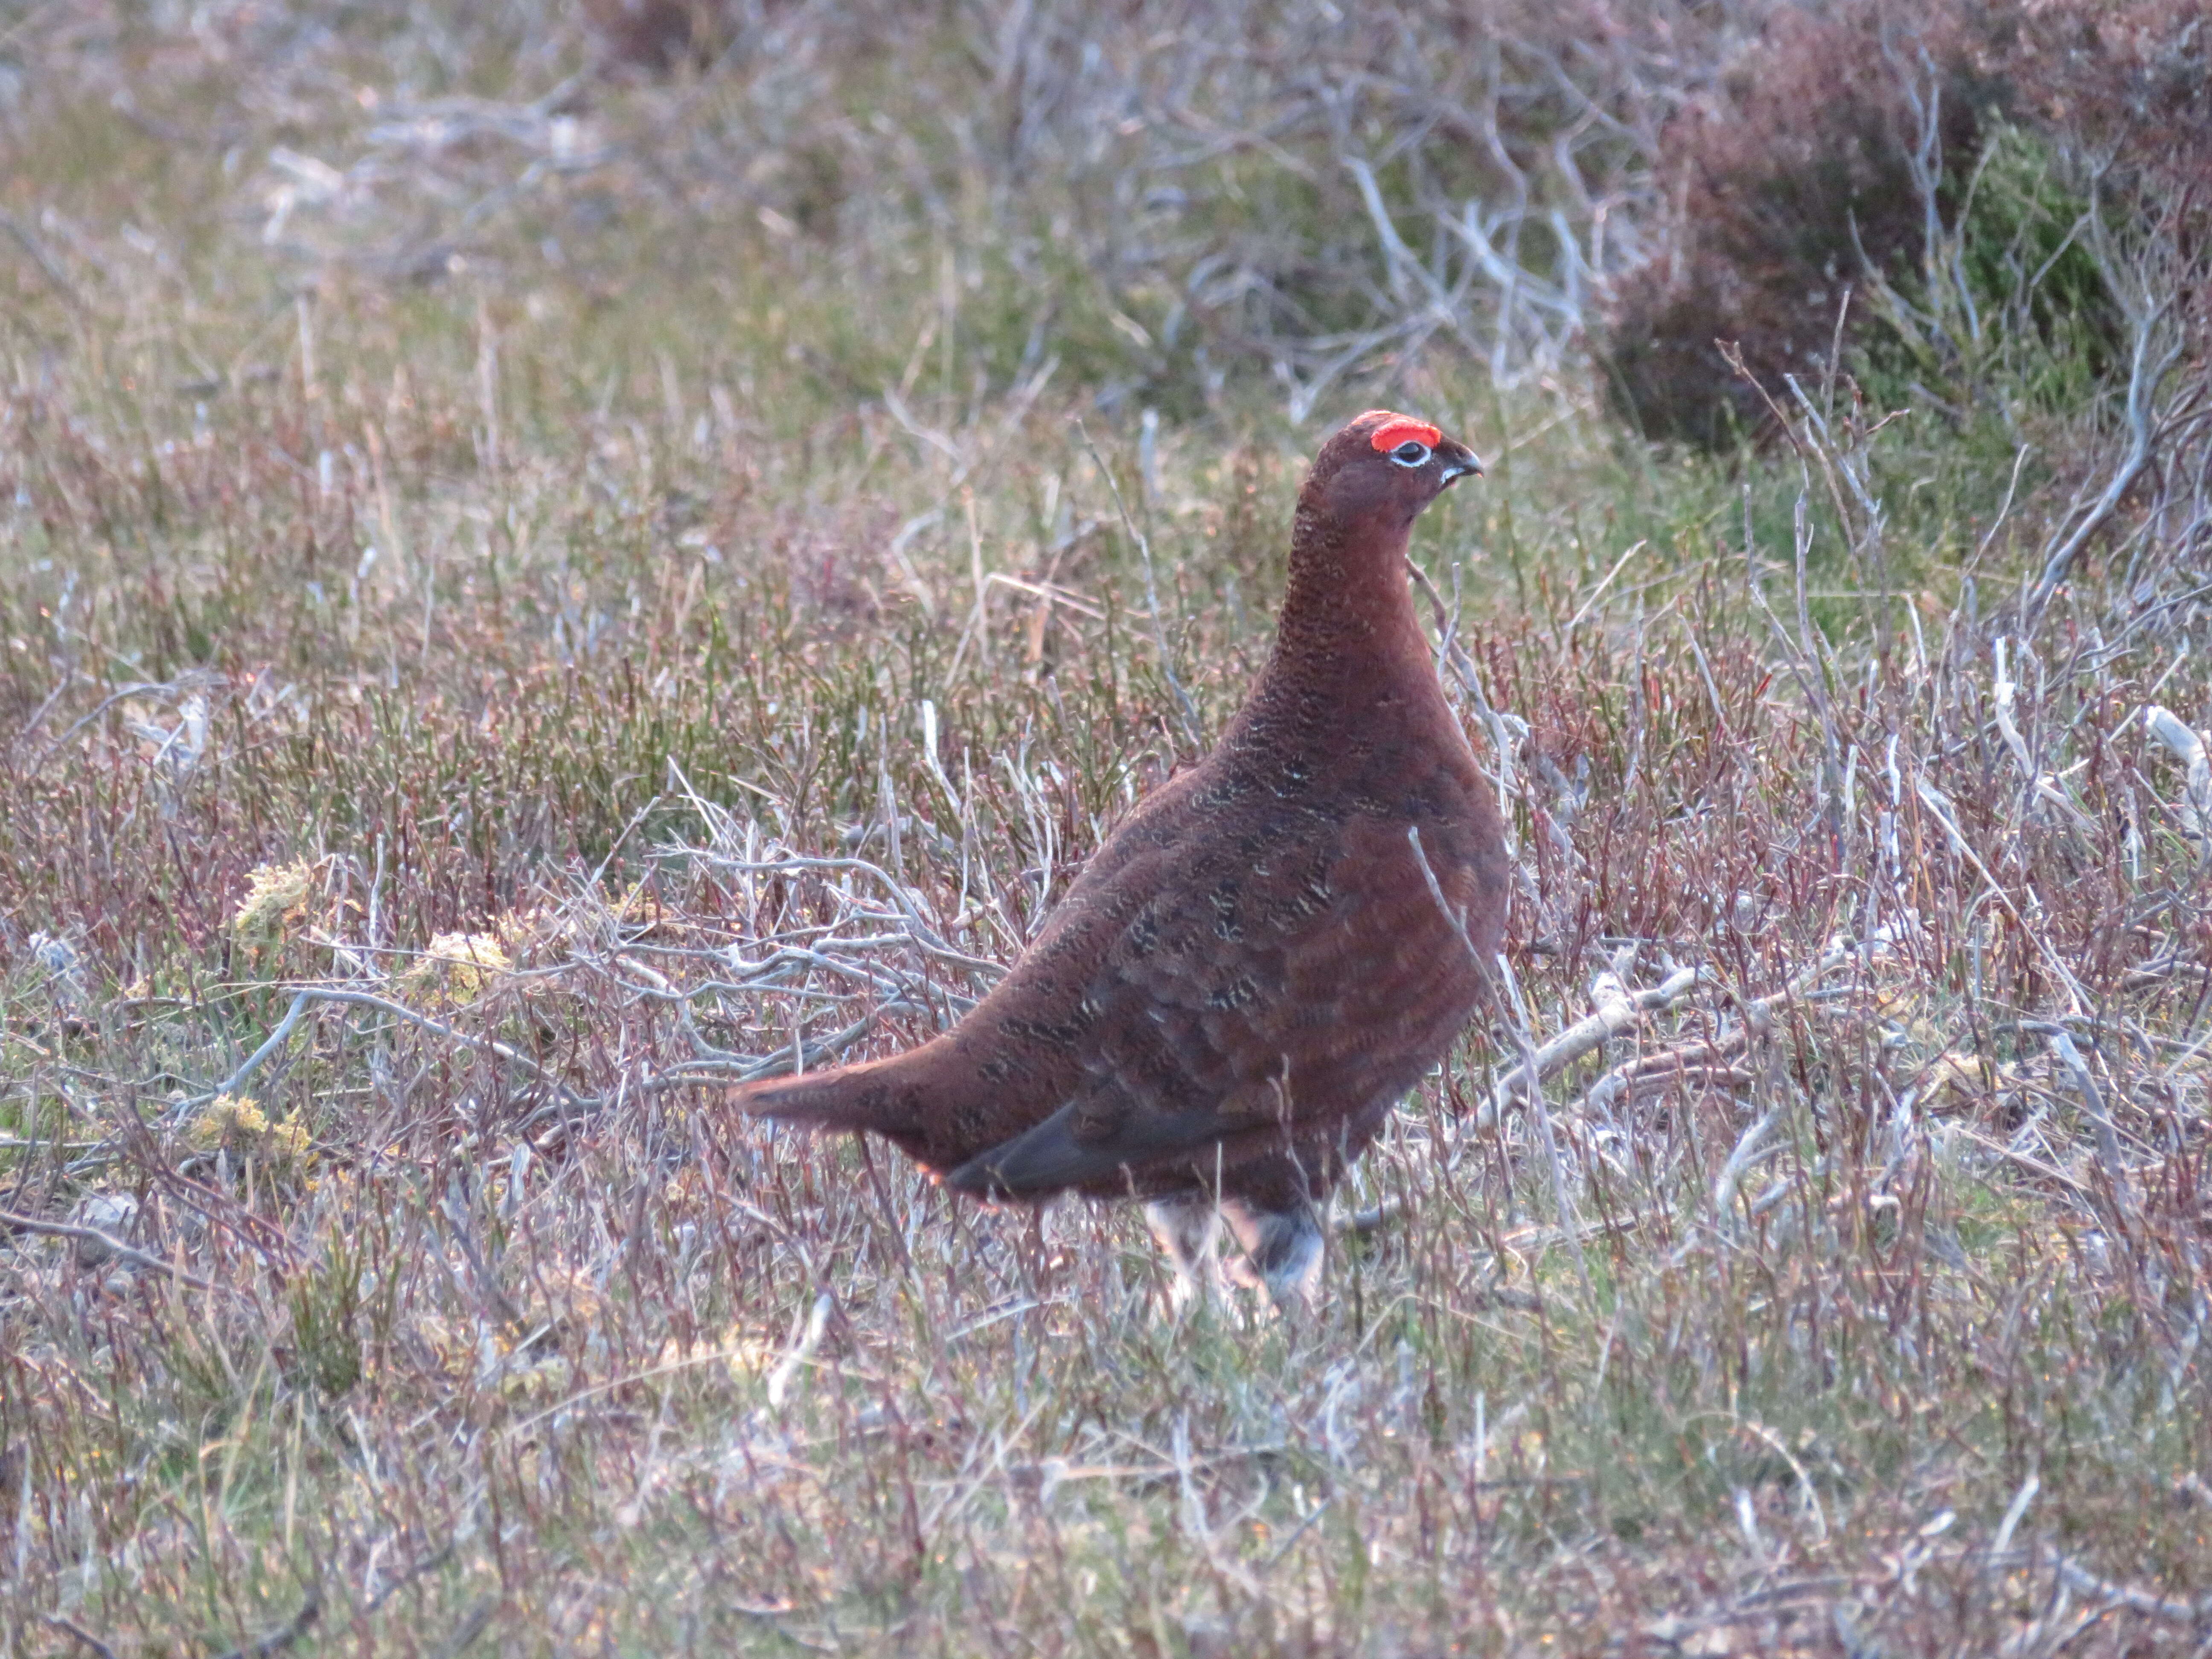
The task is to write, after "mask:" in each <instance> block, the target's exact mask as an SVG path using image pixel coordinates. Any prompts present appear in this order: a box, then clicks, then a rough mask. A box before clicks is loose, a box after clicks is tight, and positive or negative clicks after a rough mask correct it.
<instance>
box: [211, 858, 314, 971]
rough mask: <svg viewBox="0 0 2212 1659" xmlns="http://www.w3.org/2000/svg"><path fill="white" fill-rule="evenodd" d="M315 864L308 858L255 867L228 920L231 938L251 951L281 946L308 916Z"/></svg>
mask: <svg viewBox="0 0 2212 1659" xmlns="http://www.w3.org/2000/svg"><path fill="white" fill-rule="evenodd" d="M316 873H317V866H316V865H315V863H314V862H313V860H309V859H299V860H295V861H293V862H292V863H290V864H264V865H259V866H256V867H255V869H254V871H253V872H252V874H251V875H249V876H248V877H247V878H246V896H245V897H244V898H242V899H240V901H239V903H238V909H237V912H236V913H235V914H234V915H232V917H231V919H230V932H231V937H232V938H234V939H236V940H238V942H239V943H240V944H241V945H246V947H247V948H248V949H250V950H254V951H258V950H260V949H262V948H264V946H268V945H282V944H283V942H284V940H285V939H286V938H287V937H288V936H289V934H290V933H291V932H292V930H293V929H294V928H295V927H298V926H299V925H300V923H301V922H302V921H305V920H306V919H307V912H308V908H309V907H308V901H309V899H310V897H311V896H313V892H314V886H315V876H316Z"/></svg>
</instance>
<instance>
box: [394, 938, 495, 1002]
mask: <svg viewBox="0 0 2212 1659" xmlns="http://www.w3.org/2000/svg"><path fill="white" fill-rule="evenodd" d="M513 971H514V963H513V960H512V958H510V957H508V956H507V950H506V947H505V946H503V945H501V944H500V942H499V939H498V937H497V936H496V935H495V934H492V933H441V934H439V935H438V936H437V937H436V938H435V939H432V940H431V941H430V948H429V949H428V950H427V951H424V952H423V953H422V958H421V960H419V961H418V962H416V964H415V966H414V967H413V968H412V969H410V970H409V973H408V977H409V978H410V980H412V981H414V982H415V983H416V984H417V985H441V986H443V987H445V989H446V990H447V992H449V993H450V994H452V995H453V997H455V998H456V999H458V1000H460V1001H463V1002H468V1001H473V1000H475V999H476V998H477V997H480V996H482V995H483V994H484V993H485V992H486V991H487V990H489V989H490V988H491V987H492V986H493V985H494V984H495V983H496V982H497V981H499V980H501V979H502V978H504V977H505V976H506V975H509V974H511V973H513Z"/></svg>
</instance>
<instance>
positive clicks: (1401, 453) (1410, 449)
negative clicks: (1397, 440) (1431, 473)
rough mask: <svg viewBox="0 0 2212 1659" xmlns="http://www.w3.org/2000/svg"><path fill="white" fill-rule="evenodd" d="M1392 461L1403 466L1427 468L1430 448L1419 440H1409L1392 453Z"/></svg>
mask: <svg viewBox="0 0 2212 1659" xmlns="http://www.w3.org/2000/svg"><path fill="white" fill-rule="evenodd" d="M1390 459H1392V460H1394V461H1395V462H1397V464H1398V465H1401V466H1426V465H1428V464H1429V447H1428V446H1427V445H1426V444H1425V443H1423V442H1422V441H1420V440H1419V439H1418V438H1408V439H1407V440H1406V441H1405V442H1403V443H1401V444H1400V445H1399V446H1398V447H1396V448H1395V449H1394V450H1392V451H1391V452H1390Z"/></svg>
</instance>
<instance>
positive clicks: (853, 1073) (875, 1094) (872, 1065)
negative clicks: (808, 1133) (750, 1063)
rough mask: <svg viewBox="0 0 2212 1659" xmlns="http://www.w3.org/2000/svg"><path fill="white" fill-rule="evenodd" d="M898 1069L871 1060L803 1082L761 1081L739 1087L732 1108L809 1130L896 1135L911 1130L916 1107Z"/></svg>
mask: <svg viewBox="0 0 2212 1659" xmlns="http://www.w3.org/2000/svg"><path fill="white" fill-rule="evenodd" d="M902 1058H903V1056H902ZM897 1065H898V1062H897V1060H872V1061H868V1062H866V1063H863V1064H861V1065H858V1066H836V1067H833V1068H832V1069H830V1070H829V1071H826V1072H809V1073H806V1074H805V1076H803V1077H777V1078H763V1079H761V1080H760V1081H758V1082H757V1083H742V1084H739V1085H738V1086H737V1088H736V1089H735V1090H734V1091H732V1095H731V1103H732V1105H734V1106H735V1107H736V1108H737V1109H738V1110H739V1111H741V1112H744V1113H745V1114H746V1115H749V1116H751V1117H766V1118H773V1119H775V1121H777V1122H779V1123H793V1124H798V1125H800V1126H802V1127H806V1128H811V1129H827V1130H830V1131H832V1132H844V1133H857V1132H859V1131H860V1130H863V1129H872V1130H874V1131H876V1132H877V1133H879V1134H896V1133H900V1132H901V1131H902V1130H906V1129H908V1128H910V1127H913V1124H914V1121H915V1115H916V1111H917V1108H918V1106H919V1101H918V1099H917V1093H918V1091H916V1090H915V1088H914V1087H913V1086H912V1085H908V1084H905V1083H903V1082H902V1080H901V1079H899V1078H898V1076H897V1075H896V1067H897Z"/></svg>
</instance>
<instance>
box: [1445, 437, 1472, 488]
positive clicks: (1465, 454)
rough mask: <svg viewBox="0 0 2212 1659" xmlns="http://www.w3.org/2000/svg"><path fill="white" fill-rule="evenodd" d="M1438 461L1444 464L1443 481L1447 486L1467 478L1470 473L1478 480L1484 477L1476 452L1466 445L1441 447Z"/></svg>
mask: <svg viewBox="0 0 2212 1659" xmlns="http://www.w3.org/2000/svg"><path fill="white" fill-rule="evenodd" d="M1437 460H1439V461H1440V462H1442V463H1443V480H1444V483H1446V484H1447V485H1449V484H1450V483H1452V481H1453V480H1455V479H1456V478H1463V477H1467V476H1468V474H1469V473H1472V474H1474V477H1478V478H1479V477H1481V476H1482V463H1481V462H1480V460H1478V459H1475V453H1474V451H1473V450H1471V449H1469V448H1468V447H1467V446H1466V445H1465V444H1456V443H1455V444H1450V445H1449V447H1439V448H1438V450H1437Z"/></svg>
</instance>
